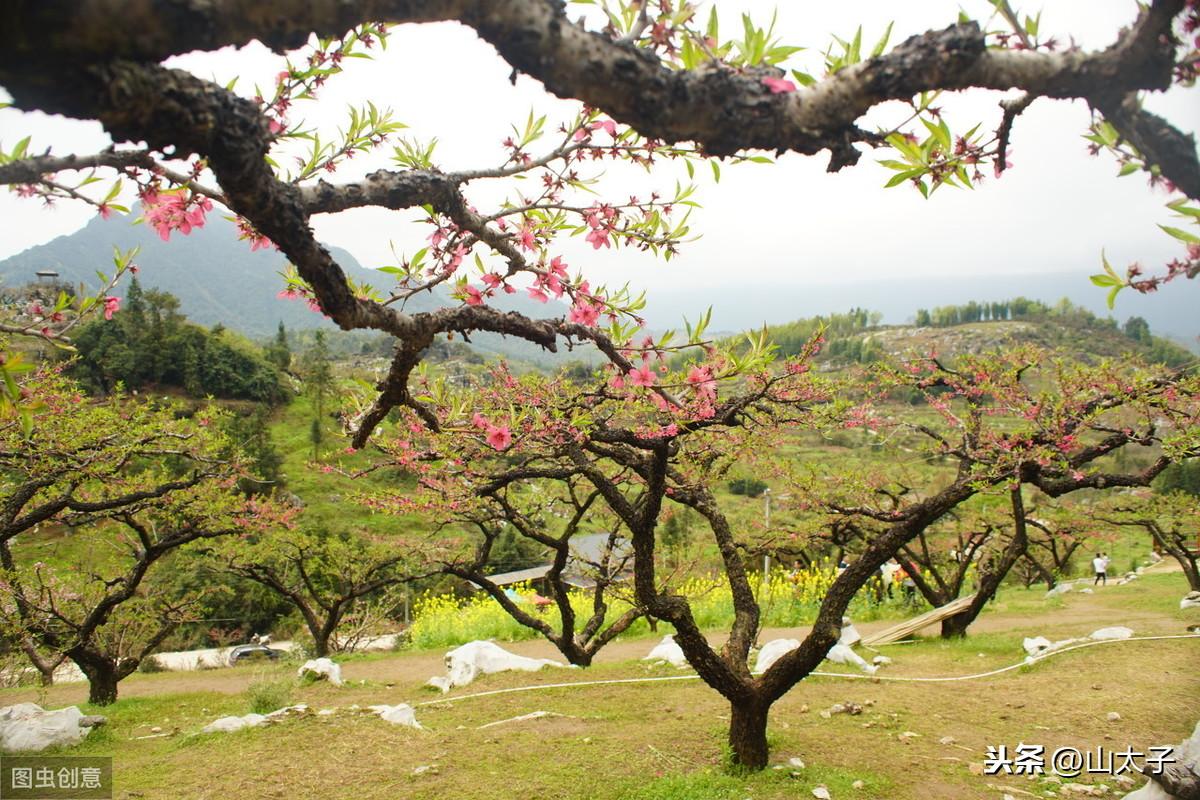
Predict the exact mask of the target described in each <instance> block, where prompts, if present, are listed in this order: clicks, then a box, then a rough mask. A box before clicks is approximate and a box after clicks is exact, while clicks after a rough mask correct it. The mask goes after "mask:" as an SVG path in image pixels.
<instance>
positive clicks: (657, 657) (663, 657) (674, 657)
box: [642, 634, 688, 668]
mask: <svg viewBox="0 0 1200 800" xmlns="http://www.w3.org/2000/svg"><path fill="white" fill-rule="evenodd" d="M642 661H665V662H667V663H668V664H670V665H671V666H673V667H681V668H682V667H686V666H688V661H687V657H686V656H684V654H683V649H682V648H681V647H680V646H679V645H677V644H676V643H675V637H674V636H671V635H670V634H668V635H667V636H664V637H663V640H662V641H661V642H659V643H658V644H656V645H655V646H654V649H653V650H651V651H650V652H649V654H648V655H647V656H646V657H645V658H643V659H642Z"/></svg>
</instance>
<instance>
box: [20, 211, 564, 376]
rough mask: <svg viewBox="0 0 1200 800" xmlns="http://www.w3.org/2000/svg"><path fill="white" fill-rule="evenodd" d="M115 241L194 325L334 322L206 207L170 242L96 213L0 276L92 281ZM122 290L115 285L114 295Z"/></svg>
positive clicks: (271, 255) (509, 304)
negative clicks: (287, 294) (294, 292)
mask: <svg viewBox="0 0 1200 800" xmlns="http://www.w3.org/2000/svg"><path fill="white" fill-rule="evenodd" d="M134 216H136V212H135V215H134ZM113 247H118V248H120V249H122V250H128V249H130V248H133V247H141V251H140V253H139V254H138V257H137V264H138V266H139V267H140V268H141V271H140V273H139V275H138V278H139V280H140V281H141V282H142V285H143V286H144V287H146V288H155V289H161V290H163V291H167V292H170V293H171V294H173V295H175V296H176V297H178V298H179V300H180V310H181V311H182V312H183V313H184V314H185V315H186V316H187V317H188V319H190V320H192V321H193V322H196V323H199V324H201V325H205V326H212V325H216V324H221V325H224V326H225V327H226V328H229V329H230V330H235V331H238V332H240V333H243V334H245V335H246V336H249V337H251V338H255V339H265V338H266V337H268V336H271V335H273V334H274V333H275V329H276V326H277V325H278V324H279V323H280V322H283V324H284V325H286V326H287V327H288V328H290V329H293V330H308V329H313V328H325V329H328V330H334V329H335V326H334V325H333V323H331V322H329V321H328V320H327V319H325V318H324V317H322V316H321V315H320V314H315V313H313V312H312V311H310V310H309V309H308V306H307V305H306V304H304V303H302V302H298V301H295V300H284V299H281V298H279V297H277V295H278V293H279V291H280V290H281V289H282V288H283V286H284V284H283V279H282V278H281V277H280V276H279V274H278V273H279V272H281V271H282V270H283V269H284V267H285V266H286V264H287V260H286V259H285V258H284V256H283V255H282V254H281V253H279V252H277V251H274V250H259V251H257V252H251V251H250V247H249V246H248V244H247V243H246V242H243V241H239V240H238V237H237V228H236V226H235V225H234V224H233V223H232V222H230V221H229V220H227V219H225V218H224V217H222V216H220V215H218V214H210V215H209V217H208V220H207V223H206V224H205V226H204V227H203V228H199V229H196V230H193V231H192V233H191V234H190V235H188V236H182V235H180V234H178V233H175V234H172V236H171V240H170V241H169V242H164V241H162V239H160V238H159V237H158V235H157V234H156V233H155V232H154V230H153V229H152V228H151V227H150V226H148V225H134V224H132V222H131V217H117V216H114V217H112V218H110V219H108V220H105V219H101V218H100V217H96V218H95V219H93V220H92V221H91V222H89V223H88V224H87V225H86V226H84V227H83V228H82V229H80V230H78V231H76V232H75V233H72V234H68V235H66V236H59V237H58V238H56V239H54V240H52V241H50V242H47V243H46V244H43V245H38V246H37V247H31V248H29V249H28V250H25V251H24V252H21V253H18V254H17V255H15V256H11V257H10V258H7V259H5V260H3V261H0V283H2V284H3V285H6V286H19V285H23V284H26V283H29V282H30V281H32V280H34V278H35V275H34V273H35V272H36V271H38V270H55V271H57V272H58V273H59V275H60V277H61V279H62V280H64V281H66V282H68V283H70V284H72V285H77V284H79V283H84V284H87V285H89V286H96V285H97V277H96V271H97V270H101V271H104V272H111V270H112V257H111V256H112V251H113ZM329 251H330V253H332V255H333V257H334V259H335V260H337V262H338V264H340V265H341V267H342V269H343V270H344V271H345V272H346V274H347V275H348V276H350V277H351V278H353V279H354V280H355V281H358V282H361V283H368V284H371V285H372V286H375V287H377V288H386V287H387V286H389V285H391V282H392V279H391V278H390V277H389V276H387V275H384V274H382V273H379V272H376V271H375V270H370V269H366V268H364V267H363V266H362V265H361V264H359V263H358V261H356V260H355V258H354V256H352V255H350V253H348V252H346V251H345V250H342V249H340V248H337V247H330V248H329ZM123 292H124V287H123V286H122V287H120V288H119V290H118V292H117V294H119V295H123ZM454 302H455V301H452V300H450V299H449V297H448V295H447V294H446V293H445V292H444V291H441V290H440V289H439V290H435V291H434V292H432V293H422V294H421V295H418V296H417V297H414V298H412V299H411V300H409V301H408V303H407V305H406V306H405V309H406V310H408V311H411V312H419V311H430V310H433V309H435V308H440V307H443V306H447V305H451V304H453V303H454ZM493 305H495V306H496V307H497V308H499V309H501V310H502V311H523V312H525V313H528V314H530V315H532V316H537V317H554V316H561V315H563V314H565V313H566V312H567V308H566V306H565V305H563V304H562V303H547V304H545V305H541V304H539V303H535V302H534V301H533V300H531V299H529V298H528V297H526V296H525V295H524V294H522V293H518V294H514V295H502V296H500V297H498V298H496V301H495V302H494V303H493ZM471 341H472V346H474V347H475V348H476V349H477V350H480V351H482V352H485V353H491V354H496V355H499V356H503V357H505V358H510V359H519V360H522V361H530V362H534V363H546V364H549V363H558V362H562V361H566V360H570V359H572V358H579V355H578V354H565V353H564V354H559V355H557V356H551V355H550V354H545V353H544V352H543V351H542V350H541V349H540V348H537V347H535V346H534V345H531V344H529V343H528V342H525V341H521V340H515V339H510V338H506V337H501V336H498V335H495V334H477V335H473V336H472V337H471Z"/></svg>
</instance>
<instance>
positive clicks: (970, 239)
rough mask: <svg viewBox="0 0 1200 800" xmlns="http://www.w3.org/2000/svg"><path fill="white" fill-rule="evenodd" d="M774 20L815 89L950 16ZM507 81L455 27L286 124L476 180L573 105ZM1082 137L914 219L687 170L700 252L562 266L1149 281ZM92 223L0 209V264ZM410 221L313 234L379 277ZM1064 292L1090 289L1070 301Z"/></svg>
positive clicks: (892, 205) (1084, 9) (1034, 114)
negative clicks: (428, 146) (884, 36)
mask: <svg viewBox="0 0 1200 800" xmlns="http://www.w3.org/2000/svg"><path fill="white" fill-rule="evenodd" d="M774 5H775V4H774V3H769V2H760V1H758V0H749V1H748V2H733V0H721V3H720V9H721V14H722V18H723V20H725V27H724V30H725V31H727V32H729V33H733V32H735V31H736V28H734V27H733V26H734V25H738V24H739V22H738V18H737V14H738V13H739V12H741V11H743V10H749V11H750V12H751V13H752V14H753V15H754V16H755V18H756V19H758V20H761V21H762V22H763V23H765V22H766V20H767V19H769V16H770V13H771V9H772V8H773V6H774ZM778 5H779V6H780V11H779V23H778V28H777V30H778V31H779V32H780V33H781V34H782V37H783V39H784V40H785V43H788V44H799V45H804V46H807V47H809V48H810V50H809V51H808V52H805V53H801V54H799V55H798V56H796V57H794V60H793V62H791V63H792V64H793V65H795V66H800V67H803V68H806V69H808V71H810V72H812V73H814V74H817V75H819V74H820V72H821V69H820V62H821V52H822V51H823V50H824V48H825V46H826V45H827V43H828V42H829V41H830V38H829V35H830V34H838V35H840V36H842V37H843V38H847V37H849V36H851V35H853V32H854V29H855V28H856V27H857V26H858V25H859V24H863V25H864V27H865V32H864V42H866V43H868V45H869V44H870V43H873V42H874V41H875V39H876V38H877V37H878V35H879V34H880V33H881V32H882V30H883V28H884V26H885V25H886V23H887V21H888V20H891V19H894V20H895V22H896V27H895V32H894V34H893V37H892V43H896V42H899V41H901V40H902V39H903V38H905V37H907V36H909V35H911V34H914V33H920V32H923V31H925V30H928V29H930V28H940V27H944V26H945V25H947V24H950V23H952V22H953V21H954V20H955V18H956V15H957V12H958V4H957V3H955V2H951V1H949V0H922V2H920V3H896V2H894V1H888V2H884V1H883V0H861V1H859V2H839V3H814V2H795V0H793V2H783V3H779V4H778ZM964 7H965V8H966V9H967V10H968V11H969V12H970V13H972V14H973V15H975V16H982V17H983V18H986V15H987V14H988V13H989V11H990V6H989V4H988V3H987V2H985V0H964ZM1043 8H1044V9H1045V11H1044V14H1043V17H1042V23H1041V25H1042V32H1043V33H1044V34H1045V33H1050V32H1053V33H1054V34H1055V35H1057V36H1058V37H1059V39H1060V41H1061V40H1065V39H1067V38H1069V37H1074V39H1075V40H1076V41H1078V42H1079V43H1080V44H1082V45H1083V46H1085V47H1087V48H1089V49H1091V48H1097V47H1102V46H1104V45H1106V44H1108V43H1109V42H1110V41H1111V40H1112V39H1113V37H1114V35H1115V32H1116V30H1117V29H1118V28H1119V27H1120V26H1121V25H1124V24H1127V23H1128V22H1130V21H1131V20H1132V19H1133V18H1134V16H1135V15H1136V3H1135V2H1133V0H1089V1H1088V2H1078V0H1075V1H1074V2H1067V0H1046V3H1045V5H1044V6H1043ZM1025 10H1029V11H1036V8H1035V7H1032V6H1030V7H1027V8H1023V9H1022V11H1025ZM705 13H707V12H706V11H705ZM281 63H282V62H281V60H280V59H279V58H278V57H275V56H273V55H272V54H270V53H269V52H267V51H266V50H265V49H264V48H262V47H260V46H257V45H255V46H251V47H247V48H244V49H243V50H241V51H232V50H225V51H221V52H219V53H215V54H193V55H190V56H187V57H183V58H179V59H174V60H173V61H172V64H173V65H175V66H181V67H184V68H186V69H190V70H192V71H193V72H195V73H196V74H198V75H200V76H202V77H210V76H215V77H216V78H217V79H218V80H219V81H221V82H222V83H224V82H226V81H228V80H229V79H230V78H232V77H234V76H239V77H240V84H239V90H241V91H243V92H244V93H250V92H251V87H252V86H253V84H254V83H255V82H256V81H257V82H258V83H260V84H262V85H264V86H269V85H271V84H272V82H273V80H274V75H275V74H276V73H277V72H278V71H279V70H280V69H281ZM510 71H511V70H510V68H509V67H508V66H507V65H506V64H504V63H503V62H502V61H501V60H500V59H499V57H498V56H496V54H495V52H494V51H493V49H492V48H491V47H490V46H489V45H488V44H486V43H484V42H482V41H481V40H479V39H478V37H476V36H475V34H474V32H473V31H471V30H470V29H467V28H464V27H462V26H459V25H456V24H438V25H425V26H403V27H401V28H398V29H396V30H395V31H394V33H393V35H392V37H391V38H390V40H389V46H388V50H387V52H386V54H384V55H382V56H381V57H379V58H377V60H375V61H372V62H367V61H360V62H357V63H354V64H352V65H351V69H348V70H347V71H346V73H345V74H343V75H342V76H340V77H338V78H335V79H334V80H333V81H331V83H330V84H329V86H328V87H327V88H326V90H325V92H324V94H323V95H322V97H321V103H320V105H317V104H312V103H309V104H306V106H305V107H304V109H303V111H299V112H298V114H299V113H302V114H304V116H305V118H306V119H308V120H309V121H312V122H316V123H317V124H319V125H323V126H325V127H327V128H328V127H332V126H335V125H336V124H337V121H338V120H339V119H340V117H341V115H342V114H343V109H344V108H345V106H346V104H347V103H352V102H357V103H361V102H362V101H364V100H366V99H370V100H372V101H374V102H375V103H376V104H377V105H380V106H390V107H391V108H393V109H394V110H395V111H396V115H397V117H398V119H400V120H401V121H403V122H405V123H407V124H408V125H409V126H410V128H411V130H409V131H406V132H405V133H407V134H409V135H414V136H416V137H419V138H422V139H425V138H429V137H433V136H436V137H438V139H439V140H440V143H439V146H438V150H437V160H438V163H439V165H440V166H441V167H442V168H444V169H447V170H450V169H457V168H478V167H489V166H494V165H496V164H497V163H499V162H500V161H501V160H502V159H503V151H502V148H501V147H500V144H499V143H500V141H501V140H502V139H503V138H504V137H505V136H506V135H508V132H509V125H510V124H511V123H519V122H522V121H523V120H524V119H525V116H526V114H527V113H528V111H529V109H530V108H531V107H532V108H535V109H537V111H538V113H548V114H549V115H550V119H551V120H552V121H557V120H558V119H565V118H569V117H571V116H572V115H573V114H574V109H575V107H576V106H575V105H574V104H571V103H564V102H561V101H557V100H554V99H553V98H551V97H549V96H548V95H547V94H546V93H545V92H544V91H542V89H541V86H540V84H539V83H537V82H536V81H534V80H533V79H530V78H528V77H521V78H520V79H518V81H517V82H516V85H515V86H514V85H511V84H510V83H509V80H508V77H509V73H510ZM5 99H7V98H5ZM1000 99H1001V95H999V94H996V93H973V94H972V95H971V96H969V97H966V96H963V97H958V98H953V99H949V98H947V102H945V103H943V106H944V107H945V108H946V109H947V118H948V121H949V123H950V125H951V128H952V130H954V131H955V132H956V133H961V132H963V131H965V130H966V129H968V128H969V127H971V126H972V125H973V124H975V123H976V122H980V121H982V122H983V123H984V126H985V127H989V126H990V127H994V126H995V124H996V122H997V121H998V119H999V113H998V108H997V103H998V101H999V100H1000ZM1196 100H1197V92H1196V91H1191V92H1180V91H1178V90H1177V91H1175V92H1173V93H1171V94H1169V95H1167V96H1165V97H1156V98H1153V99H1152V101H1151V103H1150V106H1151V108H1152V109H1153V110H1156V111H1158V112H1159V113H1163V114H1165V115H1166V116H1168V118H1170V119H1171V120H1172V121H1173V122H1175V124H1176V125H1178V126H1180V127H1182V128H1184V129H1185V130H1196V129H1197V128H1200V103H1197V102H1196ZM884 113H886V110H885V112H884ZM892 113H894V109H893V110H892ZM883 118H886V117H881V119H883ZM1088 120H1089V116H1088V111H1087V108H1086V107H1085V105H1084V104H1082V103H1062V102H1055V101H1049V100H1041V101H1038V102H1037V103H1035V104H1034V105H1033V107H1032V108H1030V109H1029V110H1028V111H1027V112H1026V113H1025V114H1024V115H1023V116H1022V117H1021V118H1020V119H1019V120H1018V122H1017V125H1016V128H1015V131H1014V134H1013V139H1012V148H1013V150H1012V155H1011V160H1012V161H1013V163H1014V168H1013V169H1012V170H1011V171H1010V172H1008V173H1006V174H1005V175H1004V177H1003V178H1002V179H1001V180H1000V181H991V180H989V181H987V182H985V184H984V185H983V186H982V187H981V188H980V189H978V190H976V191H974V192H968V191H962V190H954V189H942V190H940V191H938V192H937V193H936V194H935V195H934V197H933V199H932V200H930V201H926V200H923V199H922V198H921V197H920V196H919V195H918V194H917V193H916V192H915V191H914V190H912V189H909V188H907V187H898V188H895V189H890V190H884V189H883V188H882V186H883V184H884V182H885V181H886V180H887V178H888V177H889V176H890V174H891V173H890V172H889V171H888V170H885V169H884V168H882V167H879V166H878V165H876V164H875V163H874V161H875V159H876V158H879V157H887V156H886V155H881V156H877V155H874V154H872V153H866V154H864V156H863V159H862V161H861V162H860V165H859V166H858V167H855V168H850V169H846V170H843V171H842V172H841V173H838V174H836V175H829V174H827V173H826V172H825V166H826V163H827V160H828V159H827V156H826V155H825V154H821V155H818V156H816V157H800V156H794V155H788V156H785V157H783V158H782V159H781V160H780V162H779V163H778V164H776V165H771V166H767V165H756V164H746V165H742V166H739V167H732V166H727V167H726V168H725V169H724V170H723V173H722V174H723V177H722V181H721V183H720V184H719V185H713V184H712V181H711V178H709V177H708V173H707V171H704V172H700V171H698V172H697V176H698V177H700V178H701V180H700V183H701V189H700V191H699V192H698V196H697V197H696V198H695V199H698V200H699V201H700V202H701V203H702V204H703V206H704V208H703V209H701V210H699V211H697V212H695V213H694V214H693V217H692V229H693V231H697V232H700V233H702V234H703V238H701V239H700V240H698V241H696V242H693V243H691V244H689V245H686V246H685V249H684V252H683V255H682V257H680V258H679V259H677V260H672V261H671V262H670V263H668V264H664V263H663V262H661V261H657V260H655V259H654V258H653V257H652V256H649V255H644V254H641V253H638V252H635V251H625V250H622V251H615V252H614V251H601V252H598V253H594V252H593V251H592V250H591V249H590V247H588V246H587V245H585V244H583V243H582V242H574V243H572V244H570V245H569V246H565V247H563V248H561V250H562V251H563V252H565V253H566V254H567V256H568V260H569V261H570V263H571V264H572V266H573V267H581V268H583V270H584V272H585V274H587V275H588V276H589V277H592V276H595V277H592V279H593V283H599V282H606V283H608V284H610V285H612V284H614V283H621V282H624V281H630V282H632V283H633V284H634V285H635V286H637V287H639V288H648V289H653V288H655V287H665V286H679V285H688V286H699V287H703V286H710V287H714V288H715V287H720V286H722V285H729V284H731V283H741V282H743V281H745V280H746V279H747V278H748V277H751V276H752V278H753V280H755V281H756V282H759V283H761V284H762V285H764V286H773V285H774V286H798V285H803V284H811V283H814V282H817V283H836V282H841V281H845V280H863V279H871V278H875V277H884V276H887V277H899V276H914V277H915V276H938V275H960V276H961V275H962V274H963V273H964V272H965V271H973V272H976V273H980V274H996V273H1003V274H1012V275H1030V274H1035V273H1039V272H1063V271H1068V270H1082V271H1083V272H1088V271H1093V269H1094V268H1095V267H1097V266H1098V263H1099V256H1100V250H1101V248H1102V247H1103V248H1106V249H1107V252H1108V255H1109V257H1110V259H1111V260H1112V262H1113V263H1114V264H1115V265H1117V266H1118V268H1119V269H1122V268H1123V267H1124V265H1126V264H1127V263H1128V262H1129V261H1132V260H1141V261H1142V262H1143V263H1145V264H1147V265H1154V264H1161V263H1162V262H1163V261H1165V260H1166V259H1168V258H1170V257H1173V256H1174V255H1176V253H1177V252H1178V247H1177V246H1176V245H1177V243H1176V242H1175V241H1174V240H1172V239H1169V238H1168V237H1166V236H1165V235H1164V234H1162V233H1161V232H1159V231H1158V229H1157V227H1156V223H1158V222H1170V218H1169V215H1168V213H1167V212H1166V210H1165V209H1164V208H1163V203H1164V202H1165V200H1166V197H1165V196H1164V195H1163V194H1161V193H1159V192H1154V191H1151V190H1150V189H1148V188H1147V186H1146V185H1145V181H1144V180H1143V179H1142V178H1141V177H1139V176H1132V177H1128V178H1124V179H1121V180H1116V179H1115V177H1114V176H1115V173H1116V167H1115V165H1114V163H1113V162H1112V161H1111V160H1110V159H1108V158H1107V157H1104V156H1101V157H1100V158H1091V157H1089V156H1088V155H1087V154H1086V152H1085V142H1083V140H1082V139H1081V138H1080V135H1081V134H1082V133H1084V132H1085V129H1086V126H1087V124H1088ZM29 133H32V134H33V143H32V147H31V149H32V150H33V151H36V152H41V151H43V150H45V149H46V148H47V147H52V148H53V151H54V152H56V153H65V152H70V151H74V152H93V151H95V150H97V149H99V148H102V147H104V146H106V145H107V144H109V140H108V138H107V137H106V136H105V134H104V133H103V131H102V130H101V129H100V126H99V125H98V124H96V123H92V122H79V121H72V120H64V119H62V118H51V117H47V116H45V115H42V114H36V113H35V114H25V113H21V112H18V111H15V110H12V109H7V110H0V145H3V146H5V147H11V146H12V144H14V143H15V142H16V141H17V140H18V139H19V138H21V137H22V136H24V135H26V134H29ZM384 150H385V151H387V152H390V150H389V149H388V148H386V147H385V148H384ZM387 152H384V153H381V154H380V155H379V156H376V157H373V158H372V160H370V161H368V160H366V159H361V158H360V159H359V160H357V161H356V162H354V164H353V165H352V166H353V167H355V171H354V172H349V171H346V170H344V171H339V173H338V174H337V175H336V176H334V180H335V182H336V180H347V179H350V178H352V177H355V176H357V175H359V174H363V173H365V172H366V171H368V168H378V167H381V166H387V163H386V155H387ZM677 172H678V173H679V175H676V171H674V170H672V169H666V170H664V171H662V172H661V173H657V172H656V174H655V176H654V179H653V185H655V186H658V187H661V188H662V189H664V190H665V191H668V192H669V191H670V190H671V188H672V187H673V184H674V181H675V179H676V178H677V177H682V176H683V174H682V168H680V169H678V170H677ZM989 177H990V176H989ZM645 180H646V179H645V177H644V176H641V175H631V174H630V173H629V172H628V171H622V170H613V171H611V172H610V176H609V181H608V183H607V185H608V186H610V187H611V189H610V190H609V191H607V194H608V195H609V196H611V197H614V198H621V199H624V198H625V197H627V196H628V195H629V194H630V193H633V192H644V191H645V188H646V186H647V185H648V184H646V183H645ZM469 195H470V197H471V198H472V199H473V200H475V201H476V202H477V204H479V205H480V207H481V208H485V207H486V203H487V201H488V200H489V199H491V200H493V201H494V200H495V199H498V196H497V195H496V193H495V189H494V188H493V187H478V188H472V189H470V190H469ZM93 213H94V212H93V211H92V210H91V209H89V208H86V207H82V206H72V205H70V204H66V203H60V204H59V206H58V207H57V208H56V209H54V210H51V211H47V210H44V209H43V208H41V206H40V203H38V202H36V201H29V200H20V199H18V198H16V197H15V196H13V195H0V258H3V257H6V256H8V255H11V254H13V253H16V252H19V251H21V250H23V249H25V248H27V247H30V246H32V245H35V244H39V243H42V242H45V241H48V240H49V239H51V238H53V237H55V236H57V235H61V234H64V233H69V232H71V231H73V230H75V229H77V228H79V227H80V226H82V225H83V224H85V223H86V222H87V221H88V220H89V219H90V218H91V216H92V214H93ZM414 218H415V216H414V215H413V214H412V213H411V212H408V213H396V212H390V211H383V210H379V209H363V210H358V211H354V212H350V213H343V214H340V215H336V216H323V217H316V218H314V220H313V224H314V227H315V229H316V231H317V234H318V236H319V237H320V238H321V239H322V240H324V241H326V242H327V243H330V244H333V245H338V246H341V247H344V248H346V249H347V250H349V251H350V252H351V253H353V254H354V255H355V256H356V257H357V258H358V259H359V260H360V261H361V262H362V263H363V265H364V266H382V265H385V264H391V263H394V261H395V260H394V258H393V256H392V255H391V252H390V249H389V242H394V243H395V245H396V247H397V249H398V250H402V251H406V252H409V253H411V252H413V251H414V250H416V249H417V248H419V247H421V246H423V237H424V236H425V235H426V234H427V233H428V227H427V226H424V225H420V226H418V225H413V224H411V223H412V220H413V219H414ZM1018 288H1020V287H1018ZM1080 291H1081V292H1085V291H1089V287H1088V286H1087V284H1086V283H1081V287H1080ZM714 302H719V296H714Z"/></svg>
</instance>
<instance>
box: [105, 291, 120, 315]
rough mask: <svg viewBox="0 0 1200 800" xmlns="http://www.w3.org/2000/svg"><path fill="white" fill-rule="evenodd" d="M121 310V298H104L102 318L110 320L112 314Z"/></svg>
mask: <svg viewBox="0 0 1200 800" xmlns="http://www.w3.org/2000/svg"><path fill="white" fill-rule="evenodd" d="M120 310H121V298H119V297H111V296H109V297H105V298H104V318H105V319H112V317H113V314H115V313H117V312H118V311H120Z"/></svg>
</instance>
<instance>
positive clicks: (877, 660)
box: [871, 656, 892, 667]
mask: <svg viewBox="0 0 1200 800" xmlns="http://www.w3.org/2000/svg"><path fill="white" fill-rule="evenodd" d="M871 663H872V664H874V665H875V666H877V667H886V666H887V665H888V664H891V663H892V660H891V659H890V658H888V657H887V656H875V657H874V658H872V659H871Z"/></svg>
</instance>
